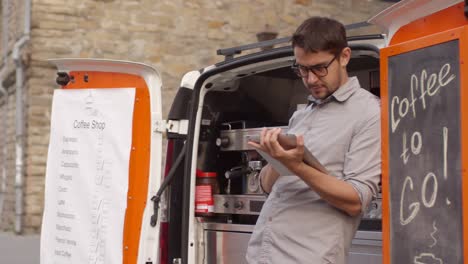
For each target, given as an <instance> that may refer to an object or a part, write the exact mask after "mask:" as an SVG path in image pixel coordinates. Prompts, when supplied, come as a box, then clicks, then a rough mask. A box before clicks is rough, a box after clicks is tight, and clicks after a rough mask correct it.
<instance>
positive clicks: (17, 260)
mask: <svg viewBox="0 0 468 264" xmlns="http://www.w3.org/2000/svg"><path fill="white" fill-rule="evenodd" d="M39 240H40V239H39V235H34V236H16V235H14V234H12V233H1V232H0V263H1V264H39Z"/></svg>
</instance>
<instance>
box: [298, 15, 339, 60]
mask: <svg viewBox="0 0 468 264" xmlns="http://www.w3.org/2000/svg"><path fill="white" fill-rule="evenodd" d="M291 41H292V47H293V48H294V47H299V48H302V49H304V50H305V51H306V52H313V53H316V52H319V51H328V52H331V53H332V54H335V55H338V54H339V53H340V52H341V51H342V50H343V49H344V48H346V47H347V46H348V42H347V41H346V30H345V28H344V26H343V24H341V23H340V22H338V21H336V20H334V19H331V18H327V17H311V18H309V19H307V20H305V21H304V22H302V24H301V25H300V26H299V27H298V28H297V30H296V32H295V33H294V35H293V36H292V38H291Z"/></svg>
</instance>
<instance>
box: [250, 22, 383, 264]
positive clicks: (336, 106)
mask: <svg viewBox="0 0 468 264" xmlns="http://www.w3.org/2000/svg"><path fill="white" fill-rule="evenodd" d="M292 47H293V48H294V57H295V59H296V61H295V63H294V65H293V69H294V70H295V72H296V73H297V74H298V75H299V76H300V77H301V78H302V81H303V83H304V85H305V87H306V89H307V90H308V91H309V93H310V96H309V100H310V101H311V104H310V105H309V106H307V107H306V108H305V109H303V110H298V111H296V112H295V113H294V114H293V116H292V118H291V119H290V122H289V131H288V133H291V134H296V135H297V147H296V148H294V149H289V150H285V149H283V148H282V147H281V145H280V144H279V143H278V141H277V138H278V134H279V133H281V131H280V130H279V129H272V130H267V129H264V130H263V131H262V133H261V136H260V143H259V144H257V143H253V142H250V143H249V144H251V145H252V146H254V147H256V148H258V149H261V150H263V151H265V152H266V153H268V154H269V155H270V156H272V157H273V158H275V159H277V160H278V161H279V162H281V163H282V164H283V165H284V166H285V167H286V168H288V169H289V171H291V172H292V173H293V174H294V175H286V176H279V174H278V173H277V172H276V171H275V170H274V169H273V168H272V167H271V166H270V165H267V166H265V167H264V168H263V170H262V171H261V175H260V184H261V186H262V188H263V189H264V190H265V192H267V193H268V192H270V194H269V196H268V199H267V201H266V202H265V204H264V206H263V209H262V212H261V213H260V216H259V219H258V221H257V225H256V226H255V229H254V232H253V234H252V237H251V240H250V242H249V247H248V250H247V256H246V259H247V261H248V262H249V263H251V264H254V263H255V264H256V263H262V264H263V263H280V264H288V263H313V264H320V263H333V264H344V263H346V256H347V253H348V250H349V247H350V245H351V240H352V238H353V237H354V235H355V232H356V229H357V227H358V225H359V222H360V219H361V214H362V213H363V212H364V211H365V209H366V207H367V206H368V204H369V203H370V201H371V200H372V198H373V196H375V195H376V194H377V192H378V183H379V180H380V167H381V166H380V163H381V158H380V102H379V99H378V98H377V97H375V96H374V95H372V94H371V93H370V92H368V91H366V90H365V89H362V88H361V87H360V84H359V81H358V80H357V78H355V77H352V78H350V77H348V74H347V71H346V65H347V64H348V62H349V60H350V58H351V49H350V48H349V47H348V46H347V41H346V33H345V29H344V27H343V25H342V24H341V23H339V22H337V21H335V20H332V19H328V18H323V17H312V18H310V19H308V20H306V21H304V23H303V24H302V25H301V26H299V28H298V29H297V30H296V32H295V33H294V35H293V37H292ZM304 146H306V147H307V148H308V149H309V150H310V151H311V152H312V154H314V155H315V156H316V157H317V158H318V160H319V161H320V162H321V163H322V164H323V165H324V166H325V168H326V169H327V171H328V172H329V173H327V174H325V173H322V172H320V171H318V170H316V169H314V168H312V167H310V166H308V165H306V164H305V163H304V162H303V153H304Z"/></svg>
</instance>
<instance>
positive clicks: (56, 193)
mask: <svg viewBox="0 0 468 264" xmlns="http://www.w3.org/2000/svg"><path fill="white" fill-rule="evenodd" d="M134 98H135V89H134V88H119V89H80V90H56V91H55V93H54V99H53V105H52V120H51V134H50V144H49V154H48V161H47V172H46V190H45V208H44V216H43V223H42V236H41V263H44V264H45V263H121V262H122V240H123V225H124V218H125V209H126V200H127V190H128V171H129V160H130V151H131V139H132V118H133V106H134Z"/></svg>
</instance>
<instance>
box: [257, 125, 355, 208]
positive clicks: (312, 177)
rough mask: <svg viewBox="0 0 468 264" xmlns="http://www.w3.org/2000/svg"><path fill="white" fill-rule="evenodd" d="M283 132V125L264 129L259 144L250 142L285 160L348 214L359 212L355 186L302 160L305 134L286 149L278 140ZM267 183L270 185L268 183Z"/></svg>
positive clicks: (290, 167) (292, 168)
mask: <svg viewBox="0 0 468 264" xmlns="http://www.w3.org/2000/svg"><path fill="white" fill-rule="evenodd" d="M280 132H281V129H272V130H266V129H264V130H263V131H262V133H261V142H260V144H256V143H254V144H251V145H252V146H254V147H256V148H259V149H261V150H263V151H265V152H267V153H268V154H269V155H271V156H272V157H273V158H275V159H277V160H278V161H280V162H281V163H283V165H285V166H286V167H287V168H288V169H289V170H290V171H291V172H293V173H294V174H295V175H297V176H298V177H300V178H301V179H302V180H303V181H304V182H305V183H306V184H307V185H309V186H310V187H311V188H312V189H313V190H314V191H316V192H317V193H318V194H319V195H320V196H321V197H322V199H324V200H325V201H327V202H328V203H330V204H331V205H332V206H334V207H336V208H338V209H340V210H342V211H344V212H346V213H347V214H349V215H352V216H354V215H358V214H359V213H360V212H361V200H360V198H359V194H358V193H357V191H356V190H355V189H354V188H353V186H352V185H351V184H350V183H347V182H345V181H342V180H339V179H337V178H336V177H334V176H332V175H328V174H325V173H322V172H320V171H318V170H316V169H314V168H312V167H310V166H308V165H307V164H305V163H304V162H303V156H304V138H303V137H302V136H298V137H297V146H296V148H293V149H289V150H285V149H284V148H283V147H281V145H280V144H279V142H278V135H279V133H280ZM262 180H263V178H262ZM264 187H268V186H267V185H266V184H265V185H264Z"/></svg>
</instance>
